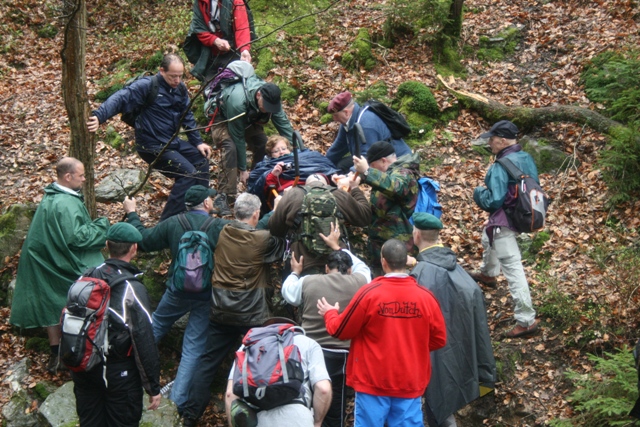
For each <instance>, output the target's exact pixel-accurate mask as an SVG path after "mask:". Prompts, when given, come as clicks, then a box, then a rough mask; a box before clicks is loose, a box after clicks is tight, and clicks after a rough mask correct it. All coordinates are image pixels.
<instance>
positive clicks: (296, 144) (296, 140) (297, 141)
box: [291, 130, 302, 187]
mask: <svg viewBox="0 0 640 427" xmlns="http://www.w3.org/2000/svg"><path fill="white" fill-rule="evenodd" d="M291 139H292V142H293V164H294V167H295V172H296V177H295V179H294V180H293V186H294V187H297V186H298V181H300V160H299V159H298V148H300V146H301V145H302V137H301V136H300V132H298V131H297V130H296V131H294V132H293V136H292V138H291Z"/></svg>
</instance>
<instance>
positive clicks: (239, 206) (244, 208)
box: [233, 193, 262, 221]
mask: <svg viewBox="0 0 640 427" xmlns="http://www.w3.org/2000/svg"><path fill="white" fill-rule="evenodd" d="M261 205H262V203H261V202H260V198H258V196H256V195H255V194H250V193H242V194H240V195H239V196H238V198H237V199H236V203H235V205H234V206H233V214H234V215H235V216H236V219H237V220H239V221H243V220H246V219H249V218H251V215H253V213H254V212H255V211H257V210H260V206H261Z"/></svg>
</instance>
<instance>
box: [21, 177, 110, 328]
mask: <svg viewBox="0 0 640 427" xmlns="http://www.w3.org/2000/svg"><path fill="white" fill-rule="evenodd" d="M44 192H45V195H44V197H43V199H42V202H41V203H40V206H38V209H37V210H36V213H35V215H34V217H33V221H32V222H31V227H30V228H29V232H28V233H27V238H26V240H25V242H24V245H23V246H22V253H21V255H20V262H19V264H18V275H17V277H16V288H15V292H14V295H13V304H12V306H11V318H10V322H11V323H12V324H14V325H16V326H18V327H21V328H36V327H46V326H53V325H57V324H58V323H60V313H61V311H62V308H63V307H64V305H65V304H66V301H67V292H68V290H69V287H70V286H71V284H72V283H73V282H74V281H75V280H76V279H77V278H78V277H79V276H80V275H81V274H82V273H83V272H84V271H85V270H86V269H87V268H89V267H95V266H97V265H99V264H101V263H102V262H103V261H104V258H103V256H102V254H101V253H100V249H102V248H103V247H104V245H105V240H106V235H107V230H108V229H109V220H108V219H107V218H98V219H96V220H95V221H91V217H90V216H89V212H88V211H87V208H86V207H85V205H84V203H83V202H82V196H80V195H78V194H72V193H70V192H67V191H65V190H64V189H63V188H62V187H60V186H58V185H57V184H51V185H49V186H48V187H47V188H45V190H44Z"/></svg>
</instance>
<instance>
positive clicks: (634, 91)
mask: <svg viewBox="0 0 640 427" xmlns="http://www.w3.org/2000/svg"><path fill="white" fill-rule="evenodd" d="M639 69H640V50H628V51H620V52H618V51H606V52H603V53H601V54H599V55H597V56H595V57H594V58H593V59H591V61H589V62H588V63H587V64H585V67H584V71H583V72H582V74H581V76H580V78H581V81H582V83H583V84H584V87H585V92H586V94H587V97H588V98H589V100H591V101H592V102H598V103H601V104H603V105H604V106H605V107H606V109H607V110H606V114H608V115H609V116H610V117H611V118H613V119H614V120H619V121H621V122H625V123H627V122H632V121H637V120H639V119H640V72H638V70H639Z"/></svg>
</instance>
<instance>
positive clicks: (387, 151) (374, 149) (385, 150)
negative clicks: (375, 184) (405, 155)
mask: <svg viewBox="0 0 640 427" xmlns="http://www.w3.org/2000/svg"><path fill="white" fill-rule="evenodd" d="M395 152H396V150H395V149H394V148H393V145H391V144H390V143H389V142H387V141H378V142H374V143H373V144H372V145H371V147H369V150H368V151H367V162H368V163H369V164H371V163H372V162H375V161H376V160H380V159H381V158H383V157H387V156H390V155H392V154H395Z"/></svg>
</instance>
